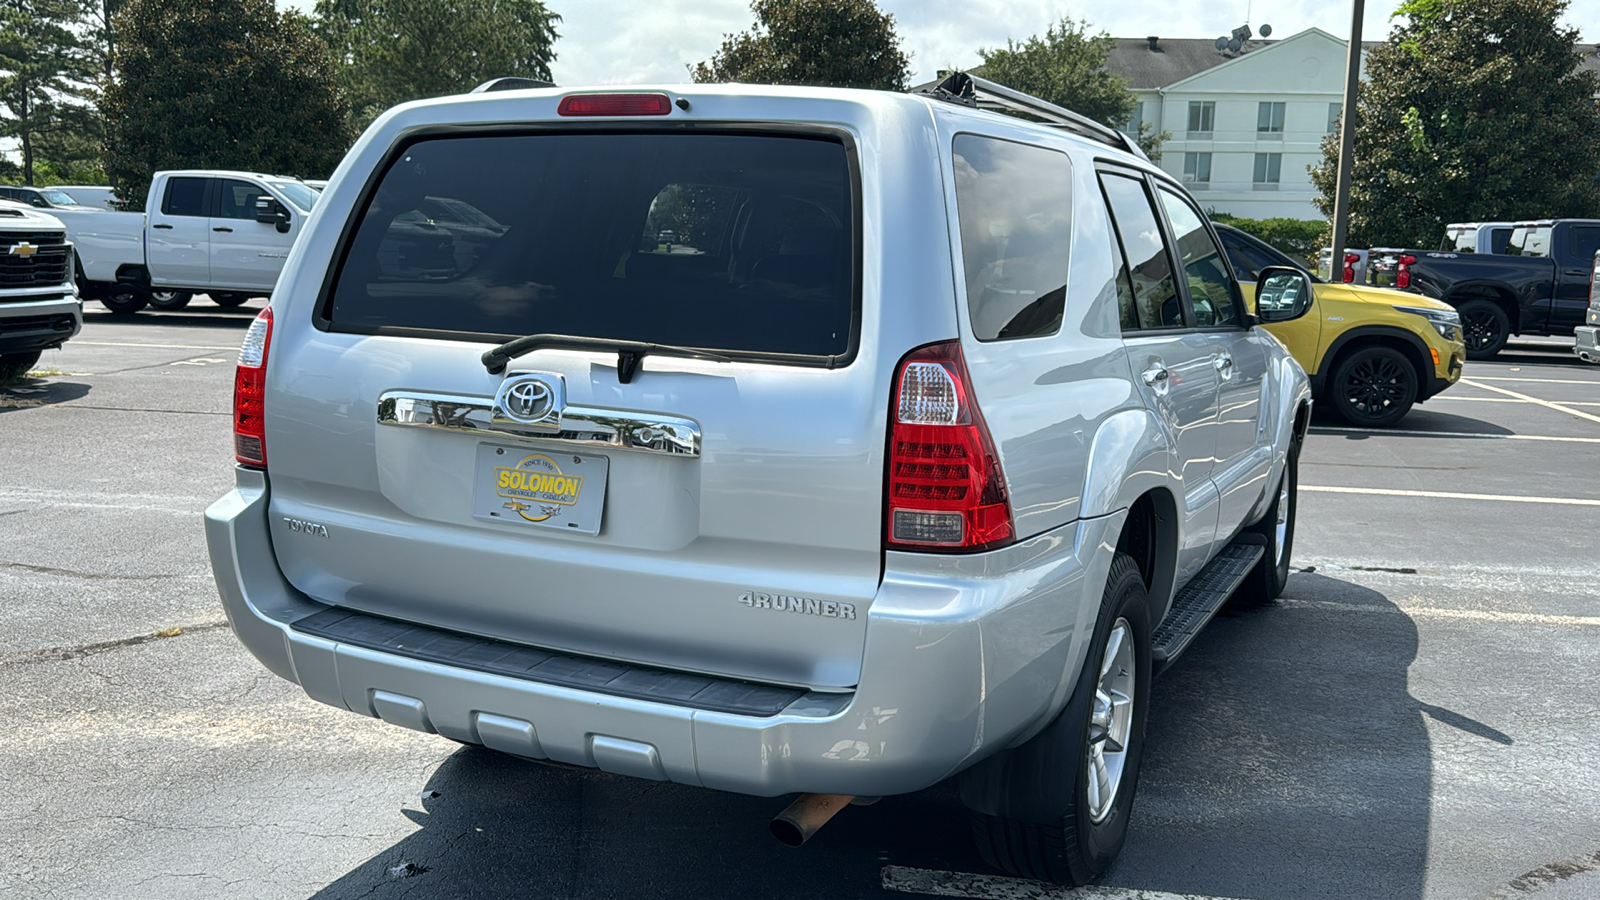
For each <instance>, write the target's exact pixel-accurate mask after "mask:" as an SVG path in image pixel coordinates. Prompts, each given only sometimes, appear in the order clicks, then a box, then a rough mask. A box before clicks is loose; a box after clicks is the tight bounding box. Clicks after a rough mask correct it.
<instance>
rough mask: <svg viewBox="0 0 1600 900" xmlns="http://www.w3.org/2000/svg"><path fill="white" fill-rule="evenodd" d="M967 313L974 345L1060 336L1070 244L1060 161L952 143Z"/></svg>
mask: <svg viewBox="0 0 1600 900" xmlns="http://www.w3.org/2000/svg"><path fill="white" fill-rule="evenodd" d="M954 156H955V183H956V211H957V216H958V218H959V220H960V229H961V260H962V266H963V269H964V271H965V275H966V286H967V309H968V313H969V315H970V316H971V319H972V330H973V333H974V334H975V335H976V336H977V338H978V340H980V341H994V340H1006V339H1010V338H1025V337H1037V336H1040V335H1049V334H1055V333H1056V332H1057V331H1059V330H1060V329H1061V318H1062V313H1063V311H1064V309H1065V307H1066V300H1067V251H1068V249H1069V247H1070V246H1071V243H1072V162H1071V160H1070V159H1068V157H1067V155H1066V154H1065V153H1062V152H1060V151H1057V150H1048V149H1045V148H1043V147H1035V146H1031V145H1028V144H1018V143H1015V142H1012V141H1004V140H999V139H997V138H989V137H983V136H981V135H973V134H962V135H957V136H956V138H955V143H954Z"/></svg>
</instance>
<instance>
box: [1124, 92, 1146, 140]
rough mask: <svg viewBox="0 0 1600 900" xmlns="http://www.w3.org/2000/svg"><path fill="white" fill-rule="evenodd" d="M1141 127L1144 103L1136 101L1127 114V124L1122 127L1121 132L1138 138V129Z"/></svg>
mask: <svg viewBox="0 0 1600 900" xmlns="http://www.w3.org/2000/svg"><path fill="white" fill-rule="evenodd" d="M1142 125H1144V103H1143V102H1142V101H1137V100H1136V101H1134V104H1133V111H1132V112H1130V113H1129V114H1128V124H1126V125H1124V126H1122V131H1123V133H1124V134H1129V135H1132V136H1133V137H1138V136H1139V128H1140V127H1141V126H1142Z"/></svg>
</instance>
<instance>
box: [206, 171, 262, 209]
mask: <svg viewBox="0 0 1600 900" xmlns="http://www.w3.org/2000/svg"><path fill="white" fill-rule="evenodd" d="M217 189H218V191H219V192H220V193H221V195H222V197H221V200H220V201H219V203H218V206H217V215H218V216H221V217H222V218H224V219H254V218H255V217H256V198H257V197H265V196H267V192H266V191H265V190H263V189H261V188H259V187H256V186H255V185H253V184H251V183H250V182H248V181H237V180H235V179H232V178H224V179H222V180H220V181H218V182H217Z"/></svg>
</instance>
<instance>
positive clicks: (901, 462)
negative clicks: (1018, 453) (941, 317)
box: [886, 341, 1015, 550]
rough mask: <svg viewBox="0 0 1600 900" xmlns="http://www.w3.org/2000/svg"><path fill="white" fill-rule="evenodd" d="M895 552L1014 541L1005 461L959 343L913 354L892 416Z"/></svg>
mask: <svg viewBox="0 0 1600 900" xmlns="http://www.w3.org/2000/svg"><path fill="white" fill-rule="evenodd" d="M889 413H890V416H891V424H890V429H889V474H888V477H887V479H886V480H887V483H888V484H887V487H888V493H889V497H888V509H889V516H888V536H887V539H886V545H887V546H888V548H889V549H891V550H987V549H991V548H994V547H998V546H1001V545H1004V544H1009V543H1011V541H1012V540H1013V539H1014V538H1015V533H1014V531H1013V530H1012V527H1011V505H1010V503H1008V502H1007V499H1006V482H1005V476H1004V475H1002V474H1001V472H1000V459H999V455H998V454H997V453H995V449H994V441H993V440H992V439H990V437H989V429H988V427H987V426H986V425H984V422H983V414H982V413H980V412H979V411H978V404H977V402H976V401H975V400H974V399H973V396H972V379H971V378H970V377H969V376H968V375H967V366H966V363H965V361H964V360H963V359H962V357H961V345H960V344H959V343H957V342H955V341H950V342H948V343H943V344H932V345H929V346H927V347H923V348H922V349H920V350H914V351H912V352H911V353H910V354H909V355H908V356H906V358H905V359H903V360H901V362H900V367H899V370H898V371H897V372H896V373H895V389H894V405H893V407H892V408H891V409H890V410H889Z"/></svg>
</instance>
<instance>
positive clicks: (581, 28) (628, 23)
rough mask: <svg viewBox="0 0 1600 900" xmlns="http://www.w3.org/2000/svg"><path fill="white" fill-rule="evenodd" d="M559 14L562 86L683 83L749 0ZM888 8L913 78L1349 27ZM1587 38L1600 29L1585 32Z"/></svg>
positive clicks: (1587, 4)
mask: <svg viewBox="0 0 1600 900" xmlns="http://www.w3.org/2000/svg"><path fill="white" fill-rule="evenodd" d="M1399 2H1400V0H1375V2H1372V3H1369V4H1367V7H1366V21H1365V27H1364V28H1363V29H1362V31H1363V36H1364V37H1365V38H1366V39H1367V40H1381V39H1383V38H1384V37H1385V36H1386V35H1387V34H1388V33H1389V17H1390V15H1391V14H1392V13H1393V12H1394V9H1395V7H1396V6H1398V5H1399ZM279 5H280V6H285V7H288V6H293V7H296V8H300V9H308V8H309V7H310V6H311V0H279ZM545 5H546V6H548V7H549V8H550V9H552V10H554V11H555V12H558V13H560V14H561V17H562V23H561V25H560V26H559V28H558V30H559V31H560V33H561V38H560V40H558V41H557V42H556V54H557V56H556V61H555V63H554V64H552V66H551V70H552V74H553V75H554V76H555V79H556V82H557V83H558V84H562V85H574V86H576V85H585V84H643V83H652V82H655V83H661V82H665V83H672V82H682V81H688V80H689V73H688V70H687V68H686V66H689V65H693V64H694V63H697V62H701V61H704V60H707V59H710V58H711V55H712V54H714V53H716V52H717V48H718V47H719V46H720V45H721V43H722V38H723V35H725V34H729V33H734V32H740V31H745V30H747V29H748V28H750V26H751V24H752V21H753V17H752V14H751V12H750V7H749V3H748V2H747V0H654V2H644V0H545ZM878 5H879V8H881V9H882V10H884V11H885V12H888V13H892V14H893V15H894V17H895V24H896V30H897V31H898V32H899V34H900V36H901V38H902V40H903V47H904V48H905V50H906V51H907V52H908V53H910V54H911V67H912V71H913V79H914V82H920V81H927V80H930V79H932V78H933V75H934V72H935V71H937V70H939V69H942V68H949V67H951V66H958V67H965V66H972V65H976V64H977V62H978V54H977V51H978V49H979V48H992V47H1000V46H1004V45H1005V42H1006V39H1007V38H1014V39H1018V40H1021V39H1024V38H1027V37H1030V36H1032V35H1034V34H1039V33H1041V32H1043V31H1044V30H1045V29H1046V28H1048V27H1049V26H1050V25H1052V24H1053V23H1055V22H1057V21H1059V20H1060V19H1061V18H1063V17H1071V18H1074V19H1087V20H1088V21H1089V23H1090V25H1091V26H1092V27H1093V28H1094V29H1096V30H1105V31H1109V32H1111V33H1112V34H1113V35H1116V36H1117V37H1145V36H1146V35H1151V34H1155V35H1159V36H1161V37H1171V38H1178V37H1189V38H1212V37H1216V36H1217V35H1220V34H1224V33H1226V32H1228V31H1230V30H1232V29H1233V28H1234V27H1235V26H1237V25H1240V24H1242V23H1243V22H1244V21H1245V18H1246V16H1247V15H1248V16H1249V18H1250V20H1251V24H1252V25H1254V26H1256V27H1258V28H1259V26H1260V25H1261V24H1263V23H1267V24H1271V25H1272V27H1273V31H1274V34H1275V35H1277V36H1281V37H1288V36H1289V35H1292V34H1295V33H1297V32H1300V31H1304V30H1305V29H1307V28H1312V27H1316V28H1321V29H1322V30H1323V31H1326V32H1328V33H1330V34H1333V35H1336V36H1339V37H1344V36H1345V35H1346V34H1347V33H1348V32H1349V30H1350V7H1349V5H1348V0H1344V2H1338V0H1336V2H1333V3H1329V2H1326V0H1272V2H1269V0H1253V2H1252V0H1226V2H1220V3H1217V2H1213V3H1195V2H1192V0H1144V2H1138V3H1130V2H1127V0H1084V2H1076V3H1063V2H1060V0H965V2H957V3H952V2H930V0H879V2H878ZM1597 17H1600V0H1574V2H1573V3H1572V5H1571V7H1569V8H1568V10H1567V14H1566V17H1565V18H1566V21H1567V22H1568V23H1573V24H1577V23H1583V22H1592V21H1594V20H1595V19H1596V18H1597ZM1584 37H1585V39H1586V40H1591V41H1592V40H1595V39H1596V38H1597V37H1600V35H1595V34H1587V35H1585V36H1584Z"/></svg>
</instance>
